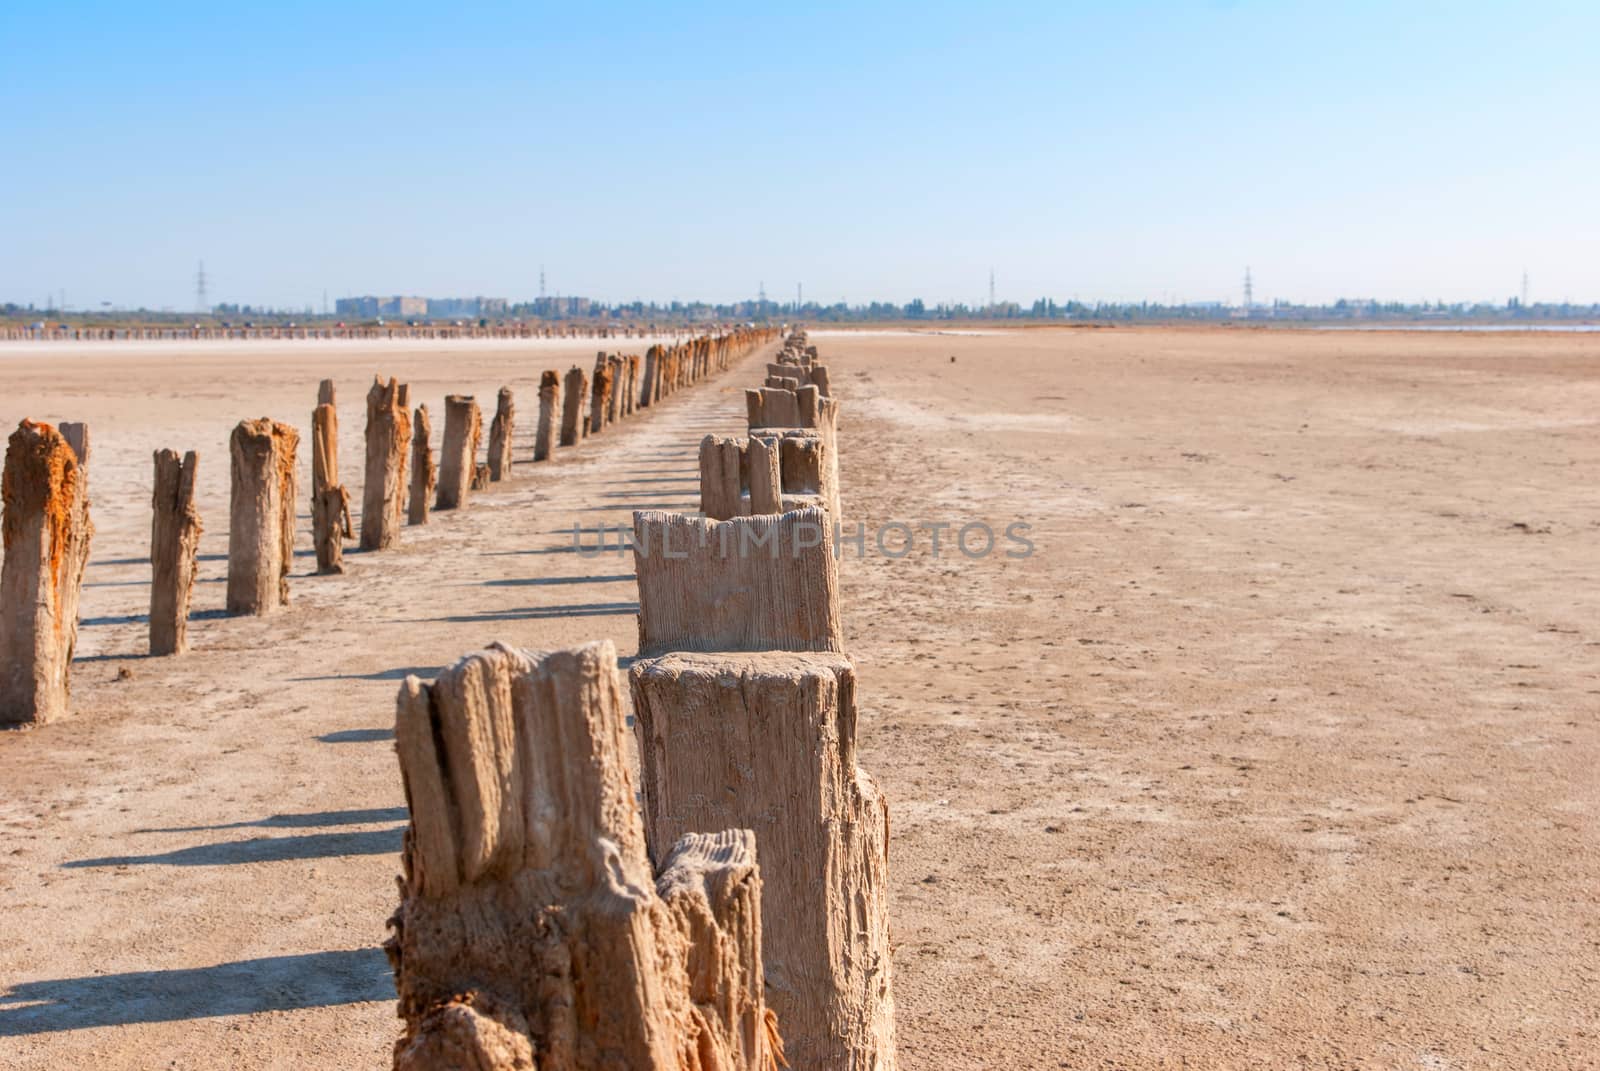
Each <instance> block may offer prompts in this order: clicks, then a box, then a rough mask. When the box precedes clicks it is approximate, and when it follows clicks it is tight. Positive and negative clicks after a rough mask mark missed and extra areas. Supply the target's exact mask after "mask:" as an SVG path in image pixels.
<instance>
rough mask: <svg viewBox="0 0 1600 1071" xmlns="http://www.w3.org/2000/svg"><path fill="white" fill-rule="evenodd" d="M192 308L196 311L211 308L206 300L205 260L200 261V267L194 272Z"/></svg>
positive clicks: (203, 311)
mask: <svg viewBox="0 0 1600 1071" xmlns="http://www.w3.org/2000/svg"><path fill="white" fill-rule="evenodd" d="M194 309H195V311H196V312H199V313H205V312H209V311H210V309H211V304H210V302H208V301H207V300H206V262H205V261H203V260H202V261H201V262H200V269H199V270H198V271H196V272H195V273H194Z"/></svg>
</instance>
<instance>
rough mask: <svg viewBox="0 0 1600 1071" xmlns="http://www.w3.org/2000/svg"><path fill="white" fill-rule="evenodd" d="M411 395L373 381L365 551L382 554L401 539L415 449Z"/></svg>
mask: <svg viewBox="0 0 1600 1071" xmlns="http://www.w3.org/2000/svg"><path fill="white" fill-rule="evenodd" d="M409 393H410V392H409V391H408V390H407V388H406V387H405V386H403V385H402V384H400V383H397V382H396V381H395V380H394V379H392V378H391V379H390V380H389V382H388V383H384V382H383V380H381V379H379V378H377V377H376V376H374V377H373V380H372V387H371V388H370V389H369V390H368V391H367V468H366V484H365V486H363V488H362V491H361V549H362V550H382V549H383V548H385V547H390V546H393V545H394V542H395V540H396V539H398V538H399V537H400V516H401V511H402V509H403V503H404V499H403V498H402V495H403V494H404V492H405V487H406V459H407V456H408V455H409V453H410V449H411V413H410V406H409Z"/></svg>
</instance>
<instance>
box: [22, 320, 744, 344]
mask: <svg viewBox="0 0 1600 1071" xmlns="http://www.w3.org/2000/svg"><path fill="white" fill-rule="evenodd" d="M696 333H697V332H696V329H694V328H690V327H682V326H675V327H658V326H657V325H656V324H544V323H498V324H350V325H339V326H334V325H316V324H313V325H307V326H291V325H287V324H284V325H277V324H263V325H261V326H259V327H242V326H230V327H223V326H221V325H220V324H218V325H210V324H208V325H204V326H202V325H198V324H194V325H190V326H188V327H181V326H180V327H155V326H149V325H143V326H130V327H89V326H81V325H80V326H78V327H70V326H62V325H61V324H59V323H58V324H45V325H43V326H36V325H33V324H29V325H23V326H15V325H12V326H0V341H41V342H102V341H104V342H112V341H159V342H176V341H182V340H185V339H192V340H199V341H219V340H225V339H452V340H459V339H473V338H529V339H532V338H657V337H660V336H663V335H665V336H668V337H671V338H675V339H676V338H684V339H687V338H692V337H695V335H696ZM723 333H725V332H723V331H720V330H719V331H716V332H713V333H712V335H713V337H715V336H717V335H720V334H723Z"/></svg>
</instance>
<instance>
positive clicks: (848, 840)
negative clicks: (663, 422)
mask: <svg viewBox="0 0 1600 1071" xmlns="http://www.w3.org/2000/svg"><path fill="white" fill-rule="evenodd" d="M736 523H738V522H736ZM630 681H631V684H632V689H633V697H634V703H633V708H634V713H635V717H636V718H637V719H638V727H637V730H636V731H637V735H638V740H639V756H640V767H639V768H640V779H641V781H642V783H643V798H644V807H645V832H646V836H647V837H648V838H649V843H650V847H651V851H652V852H658V851H660V850H662V848H663V847H664V846H666V845H670V844H672V843H673V842H674V841H676V840H677V839H678V838H679V837H681V836H683V834H684V833H686V832H689V831H691V830H695V829H705V828H714V827H716V826H718V825H723V824H726V823H728V822H730V821H733V822H738V823H741V824H743V825H746V826H748V827H749V828H750V829H751V830H752V831H753V832H754V833H755V839H756V844H757V845H758V846H759V847H760V850H761V858H762V868H761V877H762V884H763V899H764V903H765V905H766V907H765V911H764V917H763V920H762V956H763V959H764V961H765V968H766V983H767V999H768V1001H769V1002H770V1003H771V1005H772V1008H773V1010H774V1011H775V1012H776V1013H777V1015H778V1021H779V1022H780V1023H781V1024H782V1025H783V1036H784V1047H785V1052H786V1055H787V1057H788V1059H789V1060H790V1062H791V1063H792V1064H793V1066H794V1067H797V1068H801V1067H804V1068H816V1069H818V1071H860V1069H876V1071H889V1069H892V1068H893V1067H894V1066H895V1056H894V1047H895V1046H894V994H893V989H892V986H891V976H892V971H891V965H890V950H889V911H888V893H889V880H888V844H889V811H888V806H887V804H886V803H885V802H884V799H883V796H882V794H881V793H880V792H879V791H878V787H877V785H876V784H875V783H874V782H873V780H872V778H871V777H869V776H868V775H867V774H866V773H865V772H863V771H862V770H860V769H859V768H857V766H856V756H855V752H856V707H855V691H856V687H855V686H856V678H855V670H854V668H853V667H852V666H851V664H850V660H849V659H848V658H846V657H845V656H844V655H841V654H815V653H798V652H789V651H762V652H756V653H729V652H719V653H704V654H702V653H676V654H667V655H663V656H661V657H659V658H653V659H646V660H645V661H642V662H640V663H638V664H637V665H635V666H634V667H633V669H632V670H631V671H630Z"/></svg>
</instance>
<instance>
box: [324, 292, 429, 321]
mask: <svg viewBox="0 0 1600 1071" xmlns="http://www.w3.org/2000/svg"><path fill="white" fill-rule="evenodd" d="M333 308H334V311H335V312H337V313H338V314H339V315H340V316H345V317H348V318H350V319H355V320H371V319H374V318H376V317H378V316H398V317H401V318H403V319H410V318H415V317H418V316H426V315H428V299H427V298H422V297H401V296H400V295H398V294H397V295H395V296H394V297H372V296H370V295H369V296H367V297H351V298H340V299H339V300H338V301H336V302H334V305H333Z"/></svg>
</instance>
